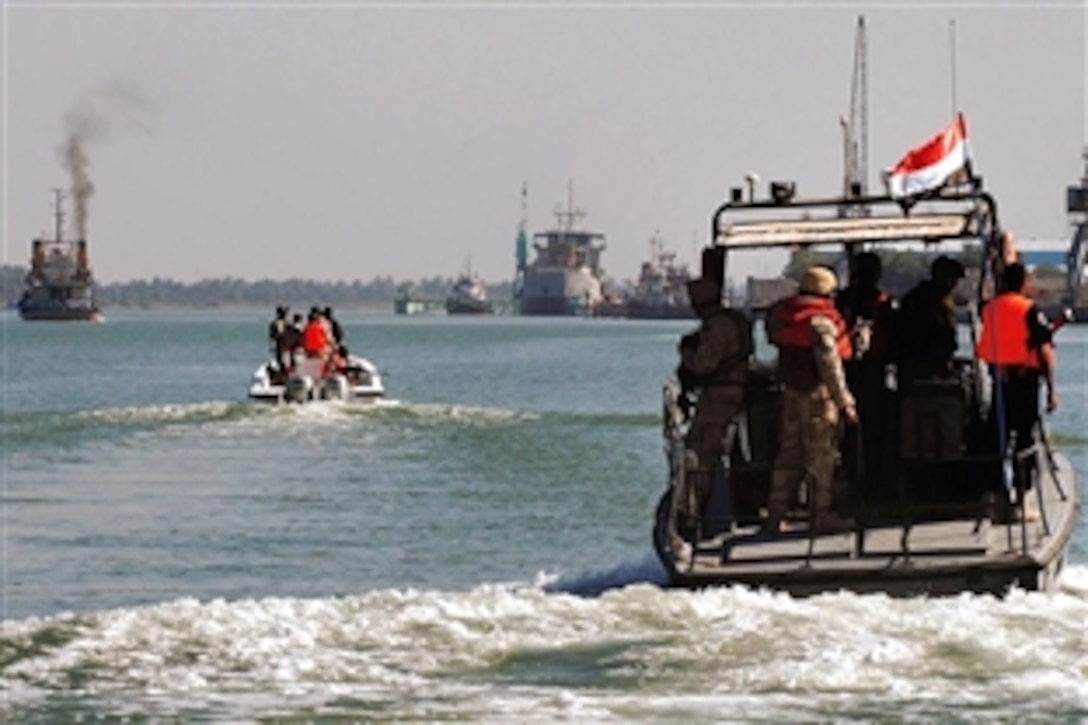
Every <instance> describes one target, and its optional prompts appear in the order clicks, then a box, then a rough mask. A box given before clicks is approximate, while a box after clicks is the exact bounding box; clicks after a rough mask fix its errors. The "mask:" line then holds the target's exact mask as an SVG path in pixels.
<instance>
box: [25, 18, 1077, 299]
mask: <svg viewBox="0 0 1088 725" xmlns="http://www.w3.org/2000/svg"><path fill="white" fill-rule="evenodd" d="M919 5H920V6H921V7H918V6H919ZM911 6H913V7H911ZM911 6H907V5H905V4H904V5H892V4H889V3H867V4H861V5H847V4H842V3H836V4H834V5H832V4H829V3H805V4H792V3H781V2H779V3H768V4H766V5H763V4H756V3H744V4H741V3H731V4H727V3H713V2H700V3H675V4H673V3H641V4H634V3H606V2H595V3H592V4H589V3H578V2H566V3H554V4H551V3H540V2H537V3H502V4H484V3H457V4H451V3H427V4H422V3H404V4H399V3H397V4H394V3H385V4H381V5H377V4H363V3H343V2H342V3H336V4H319V3H281V4H278V5H272V4H265V3H258V2H251V3H244V4H243V3H234V4H232V3H193V4H186V3H172V4H164V3H154V2H145V3H125V4H111V3H94V4H90V3H85V4H84V3H73V2H68V3H63V4H60V3H49V2H12V1H5V2H4V11H3V21H4V28H3V30H4V38H3V41H4V42H3V54H4V65H3V90H4V97H3V122H4V123H3V128H4V148H3V172H4V176H3V233H4V260H5V262H7V263H10V264H25V263H26V258H27V254H28V243H29V239H30V238H31V237H33V236H34V235H36V234H37V233H39V232H40V231H41V230H43V229H46V228H49V227H50V225H51V217H50V207H49V204H50V196H49V189H50V187H55V186H63V187H68V186H70V185H71V183H72V182H71V177H70V173H69V170H67V169H66V167H65V165H64V163H63V161H64V159H63V155H62V153H61V151H62V149H63V147H64V144H65V142H66V140H67V139H69V138H71V137H72V134H77V135H78V138H79V139H80V141H81V142H82V146H81V148H82V150H83V151H84V152H85V161H86V164H87V165H86V167H85V171H86V172H87V175H88V178H89V181H90V182H91V183H92V184H93V188H94V193H93V195H92V196H90V197H89V198H88V207H87V210H88V215H87V235H88V239H89V241H90V244H91V254H92V263H93V264H94V267H95V271H96V274H97V276H98V278H99V280H100V281H104V282H112V281H123V280H128V279H134V278H151V277H155V276H158V277H168V278H174V279H178V280H183V281H192V280H195V279H199V278H203V277H219V276H225V275H231V276H235V277H241V278H244V279H248V280H256V279H260V278H272V279H286V278H288V277H293V276H301V277H308V278H316V279H330V280H333V279H343V280H353V279H362V280H369V279H371V278H372V277H374V276H375V275H390V276H392V277H394V278H396V279H398V280H401V279H417V278H420V277H429V276H434V275H440V276H453V275H455V274H456V273H457V272H459V271H461V270H462V269H463V268H464V267H465V266H466V264H467V263H468V262H469V260H471V266H472V268H473V269H474V270H475V271H477V272H479V273H480V274H481V275H482V276H483V277H484V278H485V279H486V280H487V281H490V282H495V281H499V280H503V279H510V278H511V277H512V276H513V266H514V238H515V234H516V231H517V225H518V219H519V215H520V194H521V186H522V183H523V182H525V183H527V184H528V190H529V194H528V219H529V227H530V230H540V229H542V228H545V227H548V226H551V225H552V223H553V222H554V216H553V210H554V208H555V206H556V204H557V203H559V202H565V200H566V197H567V185H568V181H569V180H571V179H573V188H574V197H575V203H576V205H577V206H579V207H582V208H583V209H584V210H585V211H586V212H587V214H588V216H587V218H586V224H587V225H588V226H589V227H592V228H594V229H595V230H598V231H601V232H603V233H605V234H606V235H607V244H608V247H607V250H606V251H605V253H604V255H603V262H604V265H605V267H606V270H607V272H608V273H609V274H610V275H611V276H613V277H616V278H619V279H626V278H633V277H635V276H636V275H637V271H638V267H639V264H640V262H641V261H642V260H643V259H644V258H645V257H646V256H647V254H648V250H649V246H648V240H649V238H650V236H651V235H652V234H653V233H654V231H655V230H659V231H660V233H661V235H662V237H663V238H664V240H665V242H666V245H667V246H668V247H670V248H672V249H673V250H674V251H676V252H678V253H679V256H680V258H681V259H682V260H684V261H687V262H690V263H692V264H693V266H694V262H695V260H696V259H697V256H696V252H695V249H696V246H697V245H701V244H702V243H703V242H704V241H705V240H706V238H707V235H708V227H709V215H710V213H711V211H712V210H713V208H714V207H715V206H716V204H717V203H718V202H719V201H721V200H723V199H724V198H725V195H726V193H727V189H728V188H729V187H730V186H734V185H737V184H738V183H739V182H740V181H741V179H742V178H743V176H744V174H745V172H747V171H749V170H753V171H757V172H759V174H760V175H761V176H762V178H763V179H764V180H769V179H772V178H778V179H796V180H797V182H798V186H799V189H800V191H801V193H809V194H821V195H823V194H829V193H835V192H837V191H838V190H839V188H840V186H841V178H842V145H841V130H840V127H839V122H838V119H839V116H840V115H841V114H843V113H846V112H848V110H849V101H850V82H851V73H852V68H853V53H854V36H855V28H856V22H857V16H858V15H859V14H864V15H865V18H866V25H867V28H868V32H867V41H868V48H869V52H868V80H869V96H868V108H869V163H870V180H871V183H875V182H876V180H877V178H878V176H877V174H878V170H879V169H880V168H884V167H888V166H891V165H893V164H894V163H895V162H896V161H897V160H898V158H899V157H900V156H901V155H902V154H903V153H904V152H905V151H906V150H907V149H908V148H910V147H911V146H915V145H917V144H919V143H921V142H923V141H925V140H926V139H927V138H928V137H930V136H931V135H932V134H934V133H936V132H937V131H938V130H940V129H941V128H943V127H944V126H945V125H946V124H947V123H949V122H950V120H951V118H952V82H951V76H952V72H951V68H952V62H951V58H952V51H951V47H952V44H951V43H950V37H951V32H950V23H951V21H953V20H954V21H955V28H956V33H955V35H956V43H955V47H956V58H957V61H956V64H955V68H956V78H957V81H958V83H957V94H956V96H957V100H958V104H959V106H960V107H961V108H962V109H963V110H964V112H965V114H966V116H967V121H968V125H969V136H970V144H971V148H972V151H973V155H974V163H975V168H976V169H977V171H978V172H979V173H981V174H982V175H983V176H984V177H985V179H986V181H987V184H988V186H989V187H990V188H991V190H992V191H993V192H994V193H995V194H996V195H997V198H998V201H999V212H1000V214H1001V216H1002V220H1003V222H1004V224H1005V226H1007V227H1009V228H1011V229H1013V230H1014V231H1015V232H1016V233H1017V234H1018V236H1020V237H1022V238H1033V237H1034V238H1040V237H1041V238H1067V237H1068V235H1069V225H1068V220H1067V218H1066V215H1065V207H1064V205H1065V198H1064V197H1065V187H1066V185H1068V184H1070V183H1073V182H1075V181H1076V180H1077V179H1079V178H1080V176H1081V174H1082V171H1083V161H1082V158H1081V152H1082V146H1083V144H1084V141H1085V138H1086V136H1088V134H1086V125H1085V115H1086V114H1085V96H1086V89H1085V61H1086V59H1085V10H1084V4H1083V3H1081V2H1065V3H1050V4H1046V3H1026V2H1025V3H1017V4H1015V5H1010V4H1007V3H1000V4H999V3H993V2H988V3H961V4H949V3H942V4H939V5H936V4H926V3H912V4H911ZM69 228H73V227H72V225H70V227H69Z"/></svg>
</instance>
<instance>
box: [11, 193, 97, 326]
mask: <svg viewBox="0 0 1088 725" xmlns="http://www.w3.org/2000/svg"><path fill="white" fill-rule="evenodd" d="M53 194H54V201H53V206H54V213H53V217H54V231H53V238H52V239H48V238H45V237H44V236H43V237H39V238H37V239H35V240H33V242H32V243H31V252H30V271H29V272H27V275H26V288H25V289H24V291H23V294H22V297H20V298H19V301H18V303H17V307H18V310H19V315H20V316H21V317H22V318H23V319H24V320H79V321H98V320H100V319H101V312H100V310H99V308H98V305H97V304H96V303H95V299H94V277H93V276H92V275H91V266H90V261H89V258H88V255H87V240H85V239H80V240H79V241H71V240H66V239H65V238H64V209H63V205H62V201H63V192H62V191H61V190H60V189H53Z"/></svg>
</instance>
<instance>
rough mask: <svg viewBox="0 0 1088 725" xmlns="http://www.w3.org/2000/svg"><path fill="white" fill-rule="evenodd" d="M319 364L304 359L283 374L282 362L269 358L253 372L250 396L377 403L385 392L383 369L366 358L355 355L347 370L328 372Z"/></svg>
mask: <svg viewBox="0 0 1088 725" xmlns="http://www.w3.org/2000/svg"><path fill="white" fill-rule="evenodd" d="M318 367H319V366H318V365H315V364H314V363H313V362H312V361H309V360H302V361H300V363H299V364H298V365H297V366H296V368H295V369H294V370H292V371H291V373H290V374H289V375H283V374H282V373H280V372H279V367H278V364H277V363H276V362H275V361H269V362H267V363H265V364H263V365H261V366H260V367H259V368H257V369H256V370H255V371H254V372H253V379H252V382H251V383H250V386H249V398H250V400H254V401H257V402H263V403H310V402H314V401H321V400H325V401H339V402H344V403H373V402H375V401H377V400H379V399H380V398H382V397H384V396H385V386H384V385H383V383H382V376H381V373H380V372H379V371H378V368H377V366H376V365H374V363H372V362H370V361H369V360H367V359H366V358H363V357H359V356H357V355H351V356H349V357H348V362H347V365H345V366H344V371H342V372H334V373H331V374H329V375H326V376H322V375H321V371H320V370H319V369H318Z"/></svg>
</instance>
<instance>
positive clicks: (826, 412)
mask: <svg viewBox="0 0 1088 725" xmlns="http://www.w3.org/2000/svg"><path fill="white" fill-rule="evenodd" d="M837 284H838V281H837V280H836V279H835V273H834V272H832V271H831V270H830V269H827V268H826V267H810V268H809V269H808V270H806V271H805V273H804V276H803V277H802V278H801V284H800V289H799V291H798V293H797V294H796V295H794V296H792V297H787V298H785V299H783V300H779V301H778V302H777V303H775V305H774V307H772V308H771V311H770V313H769V314H768V316H767V334H768V337H769V338H770V341H771V342H772V343H773V344H774V345H776V346H777V347H778V381H779V382H780V383H781V384H782V386H783V392H782V417H781V420H780V423H779V442H778V445H779V448H778V454H777V455H776V457H775V462H774V471H773V473H772V474H771V490H770V495H769V497H768V501H767V521H766V523H765V525H764V529H765V530H766V531H770V532H777V531H779V530H780V528H781V524H782V519H783V518H784V517H785V515H786V509H787V508H788V507H789V502H790V494H791V492H793V491H795V490H796V489H797V487H798V485H799V484H800V483H801V482H802V481H803V480H805V478H806V477H807V479H808V481H809V483H810V486H811V487H810V488H809V495H811V496H812V499H813V508H814V515H815V518H814V520H813V521H812V522H811V525H812V526H813V527H815V528H816V529H817V530H824V531H830V530H837V529H843V528H849V527H850V526H852V525H853V522H852V521H851V520H849V519H845V518H841V517H839V516H837V515H835V514H834V513H832V512H831V482H832V477H833V476H834V473H835V462H836V459H837V456H838V445H837V442H838V441H837V438H838V422H839V413H840V411H841V413H842V415H843V417H844V418H845V419H846V420H847V422H849V423H856V422H857V419H858V418H857V410H856V408H855V402H854V397H853V395H851V394H850V390H849V388H847V386H846V379H845V375H844V373H843V364H842V361H843V360H844V359H847V358H849V356H850V354H851V343H850V338H849V333H848V331H847V329H846V323H845V322H844V321H843V319H842V316H841V315H840V314H839V312H838V310H836V309H835V304H834V302H832V298H831V297H832V295H833V294H834V292H835V288H836V286H837Z"/></svg>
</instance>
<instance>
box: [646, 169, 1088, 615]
mask: <svg viewBox="0 0 1088 725" xmlns="http://www.w3.org/2000/svg"><path fill="white" fill-rule="evenodd" d="M794 189H795V187H794V185H793V184H792V183H774V184H772V193H771V195H770V198H767V199H765V200H756V199H753V198H749V199H747V200H745V199H743V197H742V194H741V192H740V190H735V191H734V193H733V197H732V200H731V201H729V202H727V203H725V204H723V205H721V206H720V207H718V209H716V210H715V212H714V214H713V217H712V222H711V239H712V240H713V242H712V245H713V246H712V248H713V250H714V251H715V253H716V254H718V255H720V260H721V268H722V272H721V278H722V279H724V278H726V273H727V269H728V264H729V260H730V257H731V256H732V255H736V254H740V253H743V252H745V251H747V250H759V251H766V250H774V249H777V250H790V249H812V250H827V249H835V250H838V253H840V254H842V255H843V258H844V259H845V260H847V262H849V260H851V259H852V258H853V255H855V254H856V253H857V252H859V251H861V250H874V251H876V250H880V249H881V248H891V249H901V248H902V247H903V245H904V244H908V243H911V242H913V243H916V244H918V245H920V246H921V247H923V248H925V249H927V250H932V249H935V248H938V249H940V248H944V249H950V250H960V251H962V250H964V249H969V248H971V247H973V246H974V245H977V246H978V248H979V251H980V252H981V254H978V255H967V254H964V255H963V257H962V259H963V260H964V261H965V262H966V261H967V260H968V259H970V258H973V259H974V260H976V265H981V268H980V269H979V270H977V271H978V274H977V277H974V279H975V280H976V282H975V285H976V286H975V289H974V292H973V297H972V298H971V299H968V300H966V301H965V302H966V304H965V305H964V307H965V308H966V310H965V313H966V315H967V317H968V318H969V319H970V320H972V325H971V327H972V339H973V340H974V339H977V337H978V330H979V326H978V323H977V320H978V319H979V317H980V309H981V305H982V303H983V301H984V300H985V298H986V295H987V290H988V289H989V287H988V285H992V284H993V283H994V280H997V279H1000V274H1001V264H1002V263H1003V262H1002V260H1005V259H1006V258H1007V255H1006V253H1007V252H1008V251H1009V250H1008V249H1006V244H1007V237H1006V235H1004V234H1003V232H1002V230H1001V228H1000V226H999V224H998V218H997V204H996V201H995V200H994V198H993V197H992V196H991V195H990V194H989V193H988V192H986V191H984V190H983V189H982V185H981V180H979V179H977V178H970V177H969V178H967V179H965V180H962V181H960V182H959V183H958V185H956V186H952V187H942V188H940V189H939V190H938V191H935V192H931V193H928V194H926V195H924V196H922V197H920V198H915V199H912V200H911V201H910V203H909V204H907V203H903V199H902V198H892V197H891V196H868V195H851V194H848V193H844V194H843V196H841V197H834V198H815V199H797V198H795V194H794ZM851 208H858V209H861V208H864V209H865V214H845V215H844V214H842V210H843V209H851ZM908 212H909V213H908ZM757 312H758V311H757ZM953 365H954V375H953V376H952V377H949V378H940V379H932V380H920V381H915V382H914V384H913V385H911V386H910V387H909V388H906V389H901V388H899V386H898V385H897V382H896V380H897V372H898V371H897V370H896V368H895V365H894V363H891V364H889V365H888V366H887V369H886V376H885V382H884V384H883V385H881V386H880V389H879V390H875V391H874V390H869V391H866V390H865V389H861V390H855V391H854V393H855V396H856V397H858V404H859V407H858V409H859V410H861V411H866V410H869V411H874V410H879V411H880V414H879V415H878V416H876V417H873V416H870V417H869V418H868V419H867V418H866V417H865V413H864V412H863V413H862V416H861V421H860V423H859V426H861V427H860V428H858V429H857V430H856V431H854V432H853V434H852V435H846V436H843V438H842V441H841V443H840V444H839V451H838V453H839V457H838V463H837V466H836V472H835V479H834V481H835V483H834V488H835V490H836V492H837V494H836V498H837V504H836V509H837V511H838V513H839V514H841V515H843V517H844V518H843V520H844V521H848V522H849V525H848V526H844V527H841V528H837V529H833V530H827V529H822V528H818V527H816V526H813V525H811V523H812V521H813V518H814V517H813V512H814V509H813V508H812V507H813V506H814V503H813V500H814V496H811V495H809V494H808V492H807V487H806V486H804V485H803V486H802V487H801V489H800V490H799V491H797V492H795V495H794V497H793V502H792V504H791V510H790V514H789V516H788V523H787V525H786V526H785V527H784V528H783V529H782V530H780V531H776V530H768V529H766V528H764V527H762V526H761V524H762V523H763V522H765V520H766V516H767V513H766V509H767V502H768V493H769V489H770V480H771V473H772V469H773V464H774V461H775V455H776V451H777V440H778V435H779V427H778V426H779V420H778V418H779V410H780V406H781V400H782V388H781V384H780V383H779V381H777V380H776V379H775V374H774V372H772V370H773V368H772V367H771V366H770V365H769V361H760V360H753V361H752V363H751V368H750V374H749V381H748V383H747V386H746V401H747V402H746V409H745V412H744V414H743V415H742V416H740V417H738V418H737V419H736V420H734V421H733V423H732V425H731V428H730V431H729V433H728V434H727V440H728V441H729V445H728V446H727V448H726V453H725V454H724V455H723V457H722V459H721V461H720V462H719V463H720V465H719V468H718V474H717V475H716V477H715V481H714V484H713V487H712V491H711V494H710V497H709V500H708V503H707V505H706V507H705V508H704V509H703V510H701V511H699V512H698V514H697V516H696V519H695V521H694V525H691V523H690V522H688V523H686V524H682V523H680V521H679V519H680V517H679V514H678V509H679V508H680V506H679V503H678V502H680V501H686V500H690V499H689V498H688V497H690V496H691V495H692V493H691V490H690V487H688V486H687V484H686V478H687V471H686V467H687V465H688V455H687V451H686V449H685V444H684V439H685V435H686V433H687V429H688V426H689V424H690V421H689V419H688V418H687V415H686V413H685V409H686V406H685V405H683V404H682V399H681V395H682V394H681V392H680V389H679V387H678V386H677V385H676V384H675V382H672V381H670V382H669V383H667V384H666V385H665V388H664V437H665V447H666V452H667V458H668V461H669V467H668V468H669V476H668V484H667V487H666V491H665V493H664V494H663V495H662V497H661V499H660V501H659V504H658V507H657V510H656V513H655V516H654V526H653V543H654V547H655V549H656V551H657V553H658V556H659V557H660V559H661V561H662V563H663V564H664V566H665V568H666V570H667V571H668V575H669V580H670V583H671V584H672V585H673V586H679V587H704V586H711V585H733V584H741V585H747V586H752V587H768V588H772V589H779V590H784V591H787V592H789V593H791V594H795V595H809V594H815V593H819V592H824V591H834V590H838V589H846V590H853V591H858V592H885V593H888V594H891V595H949V594H956V593H960V592H980V593H991V594H996V595H1002V594H1004V593H1006V592H1008V591H1009V590H1010V589H1011V588H1022V589H1027V590H1051V589H1053V588H1055V585H1056V581H1057V578H1058V575H1059V574H1060V572H1061V571H1062V568H1063V566H1064V564H1065V561H1066V553H1067V548H1068V546H1069V542H1070V539H1071V536H1072V533H1073V530H1074V527H1075V525H1076V521H1077V516H1078V512H1079V509H1080V506H1081V494H1080V489H1079V483H1078V481H1077V478H1076V474H1075V472H1074V469H1073V467H1072V466H1071V465H1070V462H1069V460H1068V459H1067V458H1066V457H1064V456H1063V455H1062V454H1061V453H1060V452H1059V451H1057V450H1056V449H1055V447H1054V445H1053V441H1052V440H1051V439H1050V437H1049V436H1048V435H1047V432H1046V430H1045V428H1044V426H1043V424H1042V422H1041V421H1040V422H1039V423H1038V424H1037V429H1036V430H1037V434H1038V435H1037V438H1038V443H1037V444H1036V445H1035V446H1034V447H1032V448H1030V449H1028V452H1027V454H1026V455H1028V456H1029V457H1028V458H1024V457H1019V458H1018V457H1017V456H1016V454H1015V452H1014V450H1013V446H1012V445H1009V444H1008V441H1004V437H1003V434H1001V433H999V431H1000V430H1001V423H1000V421H999V418H1000V416H1001V412H1000V411H1001V410H1002V407H1001V403H1000V402H998V401H995V400H993V396H992V395H991V394H990V383H991V380H990V374H989V370H988V368H987V366H986V365H984V364H982V363H981V362H980V361H979V359H978V358H977V357H975V355H974V354H973V345H972V349H971V350H970V351H969V352H968V353H967V354H963V355H957V356H956V357H955V358H954V360H953ZM871 394H872V395H876V396H878V398H877V399H875V400H866V396H868V395H871ZM866 426H868V427H869V430H868V433H866V432H863V431H865V430H866V428H865V427H866ZM872 433H877V435H870V434H872ZM1002 442H1003V443H1002ZM867 446H875V448H872V449H868V448H867ZM874 454H875V455H874ZM873 461H876V465H872V462H873ZM1018 466H1019V467H1021V468H1020V469H1019V470H1021V471H1023V470H1033V471H1034V474H1033V484H1034V485H1033V486H1031V487H1028V488H1026V489H1025V488H1024V487H1023V486H1021V484H1020V483H1019V482H1018V481H1019V480H1021V479H1020V477H1019V476H1014V475H1013V473H1012V471H1013V470H1014V469H1016V467H1018ZM1025 466H1026V469H1025V468H1024V467H1025ZM1014 502H1020V505H1019V506H1018V505H1016V504H1015V503H1014ZM1029 511H1030V513H1029Z"/></svg>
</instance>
